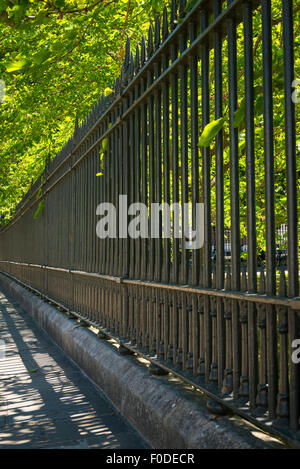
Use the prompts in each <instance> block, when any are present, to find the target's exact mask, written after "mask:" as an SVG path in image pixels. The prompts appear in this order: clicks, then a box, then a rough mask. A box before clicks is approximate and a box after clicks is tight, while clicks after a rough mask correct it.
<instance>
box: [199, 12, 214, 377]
mask: <svg viewBox="0 0 300 469" xmlns="http://www.w3.org/2000/svg"><path fill="white" fill-rule="evenodd" d="M200 15H201V18H200V30H201V32H203V31H205V29H206V28H207V25H208V12H207V11H206V10H202V11H201V14H200ZM201 80H202V82H201V84H202V129H204V128H205V126H206V125H207V124H208V123H209V45H208V43H206V42H205V43H203V44H202V48H201ZM202 160H203V161H202V181H203V182H202V187H203V203H204V272H203V276H204V279H203V280H204V282H203V283H204V286H205V287H207V288H210V287H211V196H210V195H211V191H210V149H209V148H208V147H202ZM204 337H205V346H204V354H205V356H204V359H205V381H206V382H208V380H209V375H210V367H211V360H212V342H211V317H210V302H209V297H208V296H207V295H205V296H204Z"/></svg>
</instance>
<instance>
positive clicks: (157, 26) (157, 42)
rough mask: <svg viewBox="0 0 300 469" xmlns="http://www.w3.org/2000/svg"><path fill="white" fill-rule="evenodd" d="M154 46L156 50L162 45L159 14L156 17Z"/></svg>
mask: <svg viewBox="0 0 300 469" xmlns="http://www.w3.org/2000/svg"><path fill="white" fill-rule="evenodd" d="M154 46H155V50H156V49H158V48H159V46H160V21H159V17H158V16H156V18H155V30H154Z"/></svg>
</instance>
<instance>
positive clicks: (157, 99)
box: [154, 62, 162, 282]
mask: <svg viewBox="0 0 300 469" xmlns="http://www.w3.org/2000/svg"><path fill="white" fill-rule="evenodd" d="M154 70H155V72H154V73H155V78H156V79H157V78H159V75H160V64H159V63H158V62H157V63H155V65H154ZM154 106H155V201H156V203H158V204H161V203H162V174H161V170H162V167H161V163H162V161H161V90H160V89H159V88H156V89H155V91H154ZM157 223H158V229H159V233H158V234H159V237H158V238H157V239H156V240H155V280H156V281H157V282H160V280H161V273H162V272H161V268H162V213H161V211H159V218H158V220H157Z"/></svg>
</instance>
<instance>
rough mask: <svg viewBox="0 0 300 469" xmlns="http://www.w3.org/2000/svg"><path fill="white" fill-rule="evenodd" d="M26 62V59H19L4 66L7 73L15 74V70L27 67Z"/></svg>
mask: <svg viewBox="0 0 300 469" xmlns="http://www.w3.org/2000/svg"><path fill="white" fill-rule="evenodd" d="M28 63H29V62H28V60H27V59H21V60H17V61H15V62H11V63H9V64H7V65H6V71H7V72H16V71H17V70H21V69H22V68H24V67H25V66H26V65H28Z"/></svg>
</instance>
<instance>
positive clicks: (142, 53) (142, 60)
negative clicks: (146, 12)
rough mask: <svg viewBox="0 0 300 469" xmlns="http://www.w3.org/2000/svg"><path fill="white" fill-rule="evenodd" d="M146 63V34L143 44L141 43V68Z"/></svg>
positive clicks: (143, 37)
mask: <svg viewBox="0 0 300 469" xmlns="http://www.w3.org/2000/svg"><path fill="white" fill-rule="evenodd" d="M145 62H146V39H145V36H144V34H143V35H142V43H141V66H143V65H144V64H145Z"/></svg>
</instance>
